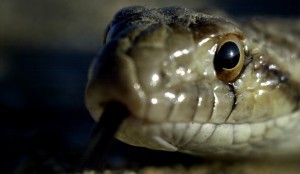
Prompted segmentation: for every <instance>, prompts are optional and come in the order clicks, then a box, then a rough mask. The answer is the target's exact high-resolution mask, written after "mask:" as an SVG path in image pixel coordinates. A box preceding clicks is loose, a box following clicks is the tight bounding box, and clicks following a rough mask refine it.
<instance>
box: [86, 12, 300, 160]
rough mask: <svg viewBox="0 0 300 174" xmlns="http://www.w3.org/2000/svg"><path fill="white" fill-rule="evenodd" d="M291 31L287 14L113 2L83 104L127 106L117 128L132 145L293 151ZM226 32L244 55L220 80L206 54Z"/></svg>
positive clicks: (297, 92)
mask: <svg viewBox="0 0 300 174" xmlns="http://www.w3.org/2000/svg"><path fill="white" fill-rule="evenodd" d="M295 22H298V25H296V24H297V23H296V24H295ZM299 31H300V25H299V21H296V20H295V21H293V20H290V21H288V20H282V21H280V19H276V20H257V19H256V20H246V22H241V23H240V24H237V22H232V21H231V20H228V19H224V18H220V17H215V16H211V15H206V14H202V13H200V12H195V11H192V10H188V9H185V8H180V7H167V8H160V9H155V8H144V7H130V8H125V9H122V10H121V11H119V12H118V13H117V14H116V15H115V17H114V19H113V20H112V22H111V24H110V25H109V27H108V29H107V32H106V39H105V41H104V46H103V48H102V50H101V52H100V54H99V56H98V57H97V58H96V59H95V61H94V62H93V64H92V66H91V68H90V70H91V71H90V74H89V82H88V85H87V88H86V105H87V108H88V109H89V111H90V113H91V115H92V116H93V118H94V119H95V120H98V119H99V117H100V116H101V113H102V111H103V108H104V107H105V104H106V103H108V102H110V101H119V102H121V103H123V104H124V105H125V106H127V107H128V109H129V111H130V113H131V115H130V117H128V118H127V119H126V120H125V121H124V122H123V124H122V126H121V128H120V130H119V132H118V134H117V138H118V139H120V140H121V141H124V142H126V143H128V144H132V145H135V146H142V147H147V148H151V149H158V150H167V151H181V152H185V153H190V154H193V155H202V156H208V157H214V156H217V157H222V158H224V157H261V156H264V157H265V156H271V157H272V156H278V155H280V156H286V157H292V156H293V157H299V156H300V126H299V124H300V109H299V100H300V97H299V96H300V78H299V77H297V76H298V75H299V74H300V51H299V50H300V46H299V45H300V44H299V40H300V33H299ZM280 33H284V34H280ZM232 35H233V36H235V37H236V38H238V40H239V41H240V42H241V45H242V53H241V54H244V57H245V61H244V62H243V64H242V66H241V68H242V69H241V71H239V73H238V74H237V76H236V77H234V78H233V79H230V80H226V79H228V78H229V76H230V75H222V72H221V76H222V77H221V76H220V75H219V74H218V72H217V70H216V69H215V66H214V57H215V54H216V50H217V49H218V47H219V45H218V44H219V43H220V40H222V39H224V38H226V37H227V36H232ZM224 79H225V80H224ZM116 117H117V116H116ZM112 119H114V118H112Z"/></svg>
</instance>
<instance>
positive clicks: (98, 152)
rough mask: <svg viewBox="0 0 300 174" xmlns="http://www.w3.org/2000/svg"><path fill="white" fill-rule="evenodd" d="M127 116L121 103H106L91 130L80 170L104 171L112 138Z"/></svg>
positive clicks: (125, 109)
mask: <svg viewBox="0 0 300 174" xmlns="http://www.w3.org/2000/svg"><path fill="white" fill-rule="evenodd" d="M128 115H129V111H128V109H127V108H126V107H125V106H124V105H122V104H121V103H118V102H111V103H108V105H107V106H106V107H105V109H104V112H103V114H102V116H101V117H100V120H99V121H98V122H97V123H96V125H95V127H94V129H93V132H92V135H91V137H90V141H89V144H88V147H87V150H86V152H85V154H84V156H83V161H82V168H81V169H83V170H87V169H92V170H97V171H102V170H103V169H104V166H105V164H106V157H107V155H108V152H109V149H110V146H111V144H112V141H113V139H114V136H115V134H116V132H117V131H118V128H119V127H120V125H121V123H122V122H123V120H124V119H125V118H126V117H127V116H128Z"/></svg>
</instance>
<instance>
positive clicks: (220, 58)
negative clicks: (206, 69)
mask: <svg viewBox="0 0 300 174" xmlns="http://www.w3.org/2000/svg"><path fill="white" fill-rule="evenodd" d="M239 59H240V51H239V48H238V46H237V45H236V44H235V43H234V42H231V41H229V42H226V43H224V44H223V45H222V46H221V47H220V48H219V50H218V52H217V53H216V55H215V59H214V65H215V68H216V69H217V70H220V69H223V68H225V69H232V68H234V67H235V66H236V65H237V64H238V62H239Z"/></svg>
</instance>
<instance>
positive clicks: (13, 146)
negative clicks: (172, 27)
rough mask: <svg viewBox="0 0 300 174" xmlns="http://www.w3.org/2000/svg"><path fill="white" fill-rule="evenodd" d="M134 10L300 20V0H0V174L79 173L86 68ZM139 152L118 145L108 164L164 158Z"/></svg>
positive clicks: (85, 123) (86, 123) (85, 130)
mask: <svg viewBox="0 0 300 174" xmlns="http://www.w3.org/2000/svg"><path fill="white" fill-rule="evenodd" d="M129 5H148V6H168V5H183V6H186V7H202V6H207V7H213V8H216V7H217V8H221V9H224V10H226V11H227V12H228V13H229V14H231V15H233V16H256V15H260V16H262V15H263V16H279V17H286V18H290V17H292V18H297V19H298V20H299V15H300V1H299V0H285V1H279V0H278V1H275V0H265V1H260V0H251V1H234V0H227V1H222V0H212V1H209V3H208V2H206V1H199V0H184V1H179V0H177V1H176V0H173V1H171V0H166V1H161V0H156V1H150V0H131V1H130V0H124V1H117V0H110V1H104V0H90V1H79V0H73V1H67V0H59V1H52V0H43V1H40V0H27V1H22V0H1V2H0V125H1V126H0V131H1V132H0V141H1V145H0V147H1V148H0V153H1V154H0V160H1V164H0V167H1V168H0V173H3V172H4V173H11V172H15V173H24V172H29V173H34V172H35V173H45V172H49V173H60V172H66V171H72V170H74V169H75V168H76V166H77V164H78V162H79V161H80V157H81V154H82V152H83V151H84V148H85V146H86V144H87V140H88V137H89V134H90V132H91V130H92V128H93V126H94V121H93V120H92V119H91V117H90V116H89V113H88V112H87V110H86V108H85V105H84V88H85V85H86V81H87V72H88V67H89V64H90V62H91V60H92V59H93V57H94V56H95V55H96V54H97V52H98V51H99V50H100V48H101V41H102V38H103V35H102V33H103V30H104V28H105V26H106V25H107V24H108V22H109V21H110V20H111V18H112V16H113V14H114V13H115V12H116V11H117V10H118V9H120V8H122V7H125V6H129ZM142 151H143V149H141V148H133V147H130V146H127V145H124V144H122V143H120V142H116V144H115V145H114V146H113V147H112V152H111V155H110V158H109V165H110V166H116V167H120V166H121V167H122V166H126V165H128V164H132V165H133V164H135V163H137V165H139V164H138V163H139V162H141V163H143V162H144V163H150V164H152V163H151V159H150V158H151V157H153V158H157V156H159V154H156V153H151V155H148V158H149V159H145V158H143V159H139V158H140V157H138V155H136V154H141V153H144V152H142ZM146 151H147V150H146ZM145 153H147V152H145ZM172 155H173V154H170V156H172ZM183 156H184V155H183ZM184 157H186V156H184ZM186 158H189V157H186ZM172 159H173V161H175V162H176V160H177V159H178V158H176V157H175V156H172ZM155 161H157V160H155ZM171 161H172V160H171ZM185 161H186V163H188V162H189V160H185ZM152 162H153V164H154V163H155V162H154V161H152ZM177 162H180V161H177ZM160 163H161V164H165V163H166V161H164V162H160Z"/></svg>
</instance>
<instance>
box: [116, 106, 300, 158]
mask: <svg viewBox="0 0 300 174" xmlns="http://www.w3.org/2000/svg"><path fill="white" fill-rule="evenodd" d="M299 120H300V111H296V112H294V113H292V114H289V115H285V116H282V117H278V118H275V119H271V120H268V121H264V122H257V123H243V124H212V123H196V122H191V123H179V122H178V123H176V122H173V123H170V122H168V123H145V122H142V121H140V120H137V119H135V118H133V117H129V118H128V119H126V120H125V121H124V123H123V124H122V126H121V128H120V131H119V132H118V134H117V138H118V139H119V140H121V141H123V142H125V143H128V144H131V145H134V146H140V147H146V148H150V149H155V150H163V151H179V152H184V153H188V154H193V155H198V156H206V157H218V158H222V157H227V156H228V157H266V156H271V157H273V156H286V155H289V156H290V155H291V154H293V155H296V154H295V153H296V152H297V149H298V148H299V145H300V142H295V141H294V140H290V139H288V138H286V136H285V135H286V134H294V137H295V139H299V135H297V131H295V130H299V128H298V129H297V128H296V127H297V122H298V121H299ZM291 141H294V142H293V143H291ZM298 155H299V154H298Z"/></svg>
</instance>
